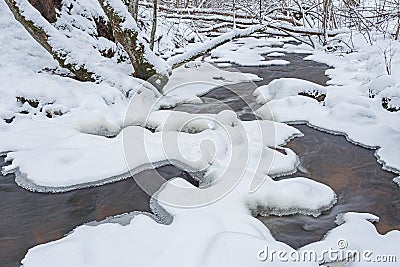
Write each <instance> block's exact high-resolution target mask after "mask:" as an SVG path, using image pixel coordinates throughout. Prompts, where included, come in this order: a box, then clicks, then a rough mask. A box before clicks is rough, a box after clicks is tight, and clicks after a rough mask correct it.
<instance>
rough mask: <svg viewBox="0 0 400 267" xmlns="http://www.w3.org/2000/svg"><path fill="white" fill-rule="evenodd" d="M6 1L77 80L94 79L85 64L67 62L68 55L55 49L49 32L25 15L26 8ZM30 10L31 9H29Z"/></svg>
mask: <svg viewBox="0 0 400 267" xmlns="http://www.w3.org/2000/svg"><path fill="white" fill-rule="evenodd" d="M5 3H6V4H7V6H8V7H9V9H10V10H11V12H12V13H13V15H14V17H15V19H16V20H17V21H18V22H19V23H21V24H22V26H24V28H25V29H26V30H27V31H28V32H29V34H30V35H31V36H32V37H33V39H35V40H36V42H38V43H39V44H40V45H41V46H42V47H43V48H44V49H46V51H47V52H49V53H50V54H51V55H52V56H53V58H54V59H55V60H57V62H58V64H59V65H60V66H61V67H63V68H66V69H68V70H69V71H71V72H72V73H73V74H74V75H75V77H76V79H77V80H79V81H92V82H93V81H94V78H93V77H92V76H93V73H92V72H90V71H88V70H87V69H86V67H85V66H77V65H74V64H71V63H66V62H65V61H66V58H67V56H68V55H65V54H64V53H60V52H59V51H58V50H56V49H54V47H52V46H51V45H50V43H49V42H48V39H49V35H48V33H47V32H46V31H45V30H44V29H43V28H42V27H40V26H38V24H37V23H35V22H34V21H32V20H30V19H28V18H27V17H25V16H24V12H25V10H20V8H19V6H18V5H17V4H16V3H15V2H14V1H13V0H5ZM32 8H33V7H32ZM28 12H29V10H28Z"/></svg>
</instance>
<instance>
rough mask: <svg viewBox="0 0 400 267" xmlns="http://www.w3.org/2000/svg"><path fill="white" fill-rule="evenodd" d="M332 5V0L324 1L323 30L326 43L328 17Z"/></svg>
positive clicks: (325, 42)
mask: <svg viewBox="0 0 400 267" xmlns="http://www.w3.org/2000/svg"><path fill="white" fill-rule="evenodd" d="M330 5H331V0H324V2H323V15H324V17H323V21H322V30H323V32H324V43H323V44H324V45H326V44H327V43H328V34H327V33H328V17H329V7H330Z"/></svg>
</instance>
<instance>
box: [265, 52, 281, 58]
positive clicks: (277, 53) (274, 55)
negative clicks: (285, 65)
mask: <svg viewBox="0 0 400 267" xmlns="http://www.w3.org/2000/svg"><path fill="white" fill-rule="evenodd" d="M284 56H285V53H279V52H272V53H269V54H267V57H284Z"/></svg>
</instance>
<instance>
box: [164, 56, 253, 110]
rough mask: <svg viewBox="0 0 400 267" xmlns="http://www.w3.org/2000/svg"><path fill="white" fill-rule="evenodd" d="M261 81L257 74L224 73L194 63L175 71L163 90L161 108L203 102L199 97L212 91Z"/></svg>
mask: <svg viewBox="0 0 400 267" xmlns="http://www.w3.org/2000/svg"><path fill="white" fill-rule="evenodd" d="M259 80H261V78H260V77H258V76H257V75H255V74H250V73H240V72H230V71H223V70H220V69H218V68H216V67H214V66H212V65H211V64H209V63H206V62H199V61H194V62H190V63H187V64H184V65H183V66H180V67H179V68H176V69H174V70H173V74H172V76H171V78H170V80H169V81H168V83H167V85H166V86H165V87H164V88H163V94H164V97H163V98H162V100H161V102H160V105H161V106H167V107H168V106H175V105H176V104H178V103H183V102H188V101H190V102H193V101H197V102H198V101H201V100H200V99H199V98H198V97H199V96H201V95H204V94H206V93H208V92H209V91H211V90H212V89H214V88H216V87H219V86H225V85H230V84H236V83H240V82H252V81H259Z"/></svg>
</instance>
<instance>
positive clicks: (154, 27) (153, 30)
mask: <svg viewBox="0 0 400 267" xmlns="http://www.w3.org/2000/svg"><path fill="white" fill-rule="evenodd" d="M157 9H158V0H153V23H152V26H151V35H150V49H151V50H153V49H154V41H155V38H156V31H157Z"/></svg>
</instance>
